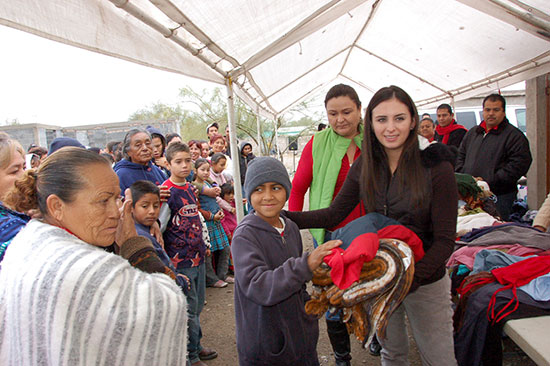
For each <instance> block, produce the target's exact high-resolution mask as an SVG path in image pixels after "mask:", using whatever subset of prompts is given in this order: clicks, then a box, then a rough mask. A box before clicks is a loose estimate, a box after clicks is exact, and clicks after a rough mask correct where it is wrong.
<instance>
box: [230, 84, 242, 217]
mask: <svg viewBox="0 0 550 366" xmlns="http://www.w3.org/2000/svg"><path fill="white" fill-rule="evenodd" d="M225 86H226V87H227V120H228V125H229V140H230V141H231V143H230V146H231V157H232V160H233V181H234V183H235V208H236V209H237V222H241V220H242V219H243V217H244V210H243V205H242V202H243V191H242V182H241V169H240V164H239V159H240V155H241V153H240V152H239V147H238V146H237V128H236V124H235V104H234V102H235V100H234V94H233V82H232V80H231V78H226V79H225Z"/></svg>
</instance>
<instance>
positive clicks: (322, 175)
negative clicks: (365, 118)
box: [309, 124, 363, 244]
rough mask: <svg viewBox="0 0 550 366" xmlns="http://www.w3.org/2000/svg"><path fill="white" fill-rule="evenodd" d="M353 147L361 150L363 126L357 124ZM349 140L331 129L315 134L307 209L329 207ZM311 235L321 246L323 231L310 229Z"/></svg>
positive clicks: (323, 238)
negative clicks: (357, 131) (357, 129)
mask: <svg viewBox="0 0 550 366" xmlns="http://www.w3.org/2000/svg"><path fill="white" fill-rule="evenodd" d="M353 141H355V145H357V146H358V147H359V148H361V143H362V141H363V125H362V124H359V134H358V135H357V136H355V137H354V138H353ZM350 144H351V139H347V138H345V137H342V136H340V135H338V134H337V133H336V132H334V130H333V129H332V128H326V129H324V130H323V131H321V132H318V133H316V134H315V138H314V139H313V146H312V152H311V153H312V156H313V180H312V182H311V186H310V187H309V209H310V210H317V209H320V208H326V207H328V206H330V203H331V202H332V197H333V196H334V187H335V186H336V180H337V179H338V174H339V173H340V168H341V167H342V159H343V158H344V154H345V153H346V152H347V151H348V147H349V145H350ZM310 232H311V235H312V236H313V238H315V240H316V241H317V244H322V243H324V241H325V229H310Z"/></svg>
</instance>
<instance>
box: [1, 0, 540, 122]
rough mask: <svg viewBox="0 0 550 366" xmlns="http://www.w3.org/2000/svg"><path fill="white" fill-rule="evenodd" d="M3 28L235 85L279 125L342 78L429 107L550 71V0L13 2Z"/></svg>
mask: <svg viewBox="0 0 550 366" xmlns="http://www.w3.org/2000/svg"><path fill="white" fill-rule="evenodd" d="M0 24H4V25H7V26H11V27H14V28H17V29H21V30H24V31H27V32H31V33H34V34H37V35H40V36H44V37H47V38H50V39H54V40H57V41H60V42H63V43H67V44H71V45H74V46H78V47H82V48H85V49H89V50H92V51H97V52H101V53H104V54H108V55H112V56H115V57H119V58H122V59H125V60H129V61H133V62H137V63H140V64H143V65H147V66H152V67H155V68H159V69H163V70H169V71H173V72H177V73H182V74H185V75H188V76H192V77H197V78H200V79H204V80H208V81H213V82H216V83H220V84H224V83H225V82H226V80H230V81H231V82H232V86H233V88H234V90H235V93H236V94H237V95H238V96H239V97H240V98H241V99H243V100H244V101H245V102H246V103H247V104H249V105H250V106H251V107H252V108H253V110H255V111H259V112H260V113H261V114H262V115H263V116H265V117H270V118H273V117H276V116H277V115H280V114H281V113H283V112H284V111H285V110H287V109H288V108H289V107H290V106H292V105H293V104H295V103H296V102H299V101H300V100H302V99H304V98H306V97H307V96H308V95H310V94H311V93H314V92H318V91H320V90H324V89H327V88H328V87H329V86H330V85H331V84H334V83H336V82H345V83H350V84H353V85H354V86H355V87H356V88H358V91H359V92H360V95H361V96H362V97H363V99H364V100H365V98H364V97H367V98H368V97H370V95H372V93H373V92H374V91H376V90H377V89H379V88H380V87H382V86H387V85H390V84H395V85H399V86H401V87H402V88H404V89H405V90H406V91H407V92H409V93H410V94H411V96H412V97H413V99H414V100H415V101H416V102H417V105H418V106H426V107H428V106H430V105H433V104H436V103H441V102H444V101H447V102H448V101H451V100H452V99H454V100H459V99H464V98H468V97H470V96H473V95H477V94H481V93H484V92H489V91H491V90H494V89H497V88H501V87H504V86H507V85H511V84H514V83H516V82H519V81H522V80H526V79H529V78H533V77H535V76H538V75H541V74H544V73H547V72H550V1H548V0H422V1H417V0H376V1H373V0H368V1H365V0H340V1H338V0H332V1H328V0H300V1H295V0H291V1H289V0H279V1H266V0H257V1H252V0H248V1H247V0H216V1H204V0H186V1H183V0H150V1H147V0H110V1H108V0H46V1H44V0H17V1H15V0H6V1H2V2H0Z"/></svg>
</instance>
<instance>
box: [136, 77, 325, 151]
mask: <svg viewBox="0 0 550 366" xmlns="http://www.w3.org/2000/svg"><path fill="white" fill-rule="evenodd" d="M179 96H180V98H181V102H180V103H178V105H176V106H169V105H166V104H163V103H160V102H157V103H154V104H152V105H151V106H150V107H146V108H144V109H140V110H138V111H137V112H135V113H133V114H132V115H131V116H130V120H176V121H180V123H181V133H182V137H183V140H184V141H187V140H191V139H197V140H204V139H206V126H208V125H209V124H210V123H213V122H217V123H218V125H219V126H220V133H221V134H222V135H225V128H226V126H227V123H228V122H227V121H228V118H227V104H226V102H227V97H226V95H225V90H222V89H221V88H214V89H212V90H207V89H203V90H202V91H200V92H197V91H195V90H193V89H191V88H190V87H188V86H186V87H184V88H182V89H180V94H179ZM310 104H311V102H302V103H299V104H297V105H296V106H295V107H293V108H292V109H291V110H290V111H289V112H288V113H286V114H285V115H284V116H281V117H279V118H277V120H276V121H275V122H274V121H272V120H267V119H264V118H261V117H260V141H258V132H257V117H256V114H255V113H254V112H253V111H252V110H251V109H250V108H249V107H248V106H247V105H246V104H245V103H243V102H242V101H241V100H240V99H239V98H235V121H236V126H237V131H236V132H237V138H238V139H239V140H246V141H249V142H251V143H253V144H254V145H260V146H261V150H262V154H263V155H266V154H267V153H268V152H270V151H272V150H274V147H275V146H274V145H275V141H274V140H275V133H274V132H275V128H280V127H282V126H308V129H307V130H306V131H304V132H307V131H310V130H312V129H314V128H315V127H316V126H317V124H318V123H319V122H321V121H322V118H323V117H322V116H321V115H320V114H319V113H318V112H312V111H311V110H310Z"/></svg>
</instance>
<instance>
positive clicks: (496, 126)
mask: <svg viewBox="0 0 550 366" xmlns="http://www.w3.org/2000/svg"><path fill="white" fill-rule="evenodd" d="M532 160H533V159H532V157H531V152H530V150H529V141H528V140H527V138H526V137H525V135H524V134H523V132H521V131H520V130H519V129H517V128H516V127H514V126H512V125H511V124H510V122H508V119H507V118H506V101H505V100H504V98H503V97H502V96H501V95H499V94H491V95H489V96H487V97H485V99H484V100H483V122H481V124H480V125H479V126H475V127H473V128H471V129H470V130H469V131H468V133H467V134H466V136H464V140H462V144H461V145H460V148H459V150H458V157H457V161H456V171H457V172H459V173H466V174H470V175H472V176H474V177H475V178H476V179H482V180H484V181H486V182H487V183H488V184H489V187H490V188H491V191H492V192H493V193H494V194H495V195H496V196H497V198H498V201H497V204H496V206H497V209H498V211H499V212H500V214H501V216H502V218H503V219H504V220H508V217H509V214H510V209H511V207H512V203H513V202H514V200H515V199H516V196H517V181H518V179H519V178H521V177H522V176H523V175H525V174H527V171H528V170H529V167H530V166H531V162H532Z"/></svg>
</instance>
